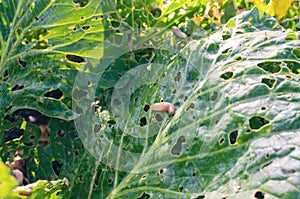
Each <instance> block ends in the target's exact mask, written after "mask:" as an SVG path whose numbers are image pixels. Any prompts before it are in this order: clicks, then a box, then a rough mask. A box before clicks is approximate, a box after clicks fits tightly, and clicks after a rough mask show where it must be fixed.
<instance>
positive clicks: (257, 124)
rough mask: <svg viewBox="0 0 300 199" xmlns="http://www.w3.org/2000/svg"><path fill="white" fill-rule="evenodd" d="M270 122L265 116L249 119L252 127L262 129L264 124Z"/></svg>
mask: <svg viewBox="0 0 300 199" xmlns="http://www.w3.org/2000/svg"><path fill="white" fill-rule="evenodd" d="M269 123H270V122H269V121H268V120H266V119H265V118H263V117H260V116H254V117H252V118H250V120H249V126H250V128H251V129H255V130H256V129H260V128H262V127H263V126H265V125H267V124H269Z"/></svg>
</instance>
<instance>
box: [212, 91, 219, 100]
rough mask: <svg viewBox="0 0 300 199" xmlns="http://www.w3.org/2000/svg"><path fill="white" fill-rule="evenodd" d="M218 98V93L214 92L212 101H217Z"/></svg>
mask: <svg viewBox="0 0 300 199" xmlns="http://www.w3.org/2000/svg"><path fill="white" fill-rule="evenodd" d="M217 98H218V92H216V91H214V92H213V93H212V95H211V97H210V100H211V101H215V100H216V99H217Z"/></svg>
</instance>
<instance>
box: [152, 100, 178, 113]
mask: <svg viewBox="0 0 300 199" xmlns="http://www.w3.org/2000/svg"><path fill="white" fill-rule="evenodd" d="M150 109H152V110H153V111H167V112H168V113H169V114H170V115H174V113H175V111H176V107H175V106H174V105H173V104H171V103H169V102H159V103H154V104H151V106H150Z"/></svg>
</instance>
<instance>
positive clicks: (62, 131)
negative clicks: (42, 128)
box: [57, 130, 66, 137]
mask: <svg viewBox="0 0 300 199" xmlns="http://www.w3.org/2000/svg"><path fill="white" fill-rule="evenodd" d="M57 135H58V136H59V137H64V136H66V132H65V131H64V130H59V131H58V132H57Z"/></svg>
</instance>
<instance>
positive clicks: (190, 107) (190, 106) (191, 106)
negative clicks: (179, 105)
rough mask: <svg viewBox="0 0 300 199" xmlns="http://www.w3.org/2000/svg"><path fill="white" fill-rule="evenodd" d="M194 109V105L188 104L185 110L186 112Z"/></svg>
mask: <svg viewBox="0 0 300 199" xmlns="http://www.w3.org/2000/svg"><path fill="white" fill-rule="evenodd" d="M193 108H195V105H194V103H190V104H189V106H188V107H187V108H186V111H188V110H190V109H193Z"/></svg>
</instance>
